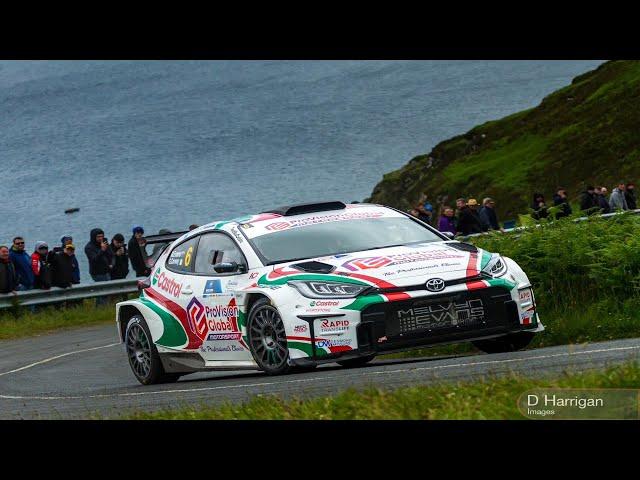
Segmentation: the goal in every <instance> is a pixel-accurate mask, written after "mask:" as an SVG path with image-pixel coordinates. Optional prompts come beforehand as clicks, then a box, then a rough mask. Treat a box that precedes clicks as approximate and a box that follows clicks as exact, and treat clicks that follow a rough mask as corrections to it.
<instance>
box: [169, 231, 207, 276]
mask: <svg viewBox="0 0 640 480" xmlns="http://www.w3.org/2000/svg"><path fill="white" fill-rule="evenodd" d="M199 239H200V237H193V238H190V239H189V240H187V241H186V242H182V243H181V244H180V245H178V246H177V247H175V248H174V249H173V250H172V251H171V253H170V254H169V258H167V268H168V269H169V270H172V271H174V272H179V273H191V272H193V266H194V264H195V255H196V249H197V246H198V240H199Z"/></svg>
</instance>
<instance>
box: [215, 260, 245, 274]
mask: <svg viewBox="0 0 640 480" xmlns="http://www.w3.org/2000/svg"><path fill="white" fill-rule="evenodd" d="M213 269H214V270H215V271H216V273H234V272H246V271H247V267H245V266H244V265H238V263H237V262H221V263H216V264H214V265H213Z"/></svg>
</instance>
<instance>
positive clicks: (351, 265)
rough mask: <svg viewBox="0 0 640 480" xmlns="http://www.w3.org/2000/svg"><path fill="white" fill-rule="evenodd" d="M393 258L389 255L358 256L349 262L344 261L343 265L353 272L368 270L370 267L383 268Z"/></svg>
mask: <svg viewBox="0 0 640 480" xmlns="http://www.w3.org/2000/svg"><path fill="white" fill-rule="evenodd" d="M391 262H393V260H391V259H390V258H389V257H365V258H356V259H355V260H349V261H348V262H344V263H343V264H342V266H343V267H344V268H346V269H347V270H351V271H352V272H355V271H358V270H366V269H369V268H381V267H385V266H387V265H389V264H390V263H391Z"/></svg>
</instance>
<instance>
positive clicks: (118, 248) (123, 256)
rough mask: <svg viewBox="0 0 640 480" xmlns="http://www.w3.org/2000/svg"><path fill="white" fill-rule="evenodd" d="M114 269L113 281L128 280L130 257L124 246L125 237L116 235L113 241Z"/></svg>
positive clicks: (112, 269) (112, 270)
mask: <svg viewBox="0 0 640 480" xmlns="http://www.w3.org/2000/svg"><path fill="white" fill-rule="evenodd" d="M111 254H112V258H113V260H112V262H113V263H112V268H111V280H120V279H123V278H127V275H128V274H129V255H128V254H127V247H126V246H125V244H124V236H123V235H122V234H121V233H116V234H115V235H114V236H113V238H112V239H111Z"/></svg>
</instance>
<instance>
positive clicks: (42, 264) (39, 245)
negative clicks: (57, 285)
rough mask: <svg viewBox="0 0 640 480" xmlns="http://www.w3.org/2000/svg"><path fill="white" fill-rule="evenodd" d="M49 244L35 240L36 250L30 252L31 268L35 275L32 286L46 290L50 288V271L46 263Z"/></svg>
mask: <svg viewBox="0 0 640 480" xmlns="http://www.w3.org/2000/svg"><path fill="white" fill-rule="evenodd" d="M48 253H49V245H47V244H46V242H36V250H35V252H33V253H32V254H31V270H33V275H34V277H35V282H34V288H41V289H43V290H48V289H49V288H51V272H50V269H49V264H48V263H47V254H48Z"/></svg>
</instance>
